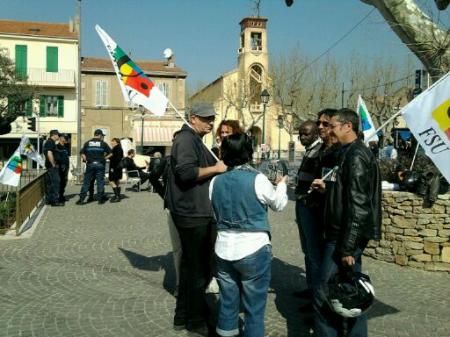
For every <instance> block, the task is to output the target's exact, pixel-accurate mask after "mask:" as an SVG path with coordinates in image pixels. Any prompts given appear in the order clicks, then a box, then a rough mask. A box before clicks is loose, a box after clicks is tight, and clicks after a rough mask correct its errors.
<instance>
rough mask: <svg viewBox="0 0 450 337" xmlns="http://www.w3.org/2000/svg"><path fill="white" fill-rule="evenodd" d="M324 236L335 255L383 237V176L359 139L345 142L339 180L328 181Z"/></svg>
mask: <svg viewBox="0 0 450 337" xmlns="http://www.w3.org/2000/svg"><path fill="white" fill-rule="evenodd" d="M325 226H326V227H325V237H326V239H327V240H330V241H336V252H335V253H336V256H337V257H343V256H350V255H354V252H355V250H356V248H357V246H358V244H359V243H361V242H363V241H366V240H370V239H376V240H377V239H380V234H381V178H380V171H379V168H378V163H377V161H376V159H375V157H374V156H373V154H372V152H371V151H370V149H369V148H367V147H366V145H364V143H363V142H361V141H360V140H358V139H357V140H355V141H354V142H352V143H350V144H349V145H347V146H343V147H342V149H341V153H340V156H339V160H338V169H337V173H336V180H335V181H334V182H328V183H327V202H326V207H325Z"/></svg>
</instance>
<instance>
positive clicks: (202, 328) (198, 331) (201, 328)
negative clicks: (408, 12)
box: [186, 324, 210, 337]
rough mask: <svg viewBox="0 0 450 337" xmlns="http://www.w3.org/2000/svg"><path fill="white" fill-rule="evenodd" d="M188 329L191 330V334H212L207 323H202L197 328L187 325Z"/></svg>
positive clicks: (206, 335) (206, 336)
mask: <svg viewBox="0 0 450 337" xmlns="http://www.w3.org/2000/svg"><path fill="white" fill-rule="evenodd" d="M186 329H187V331H189V336H205V337H208V336H210V333H209V328H208V326H207V325H206V324H202V325H200V326H198V327H195V328H191V327H186Z"/></svg>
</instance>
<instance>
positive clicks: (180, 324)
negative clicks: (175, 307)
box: [173, 316, 186, 331]
mask: <svg viewBox="0 0 450 337" xmlns="http://www.w3.org/2000/svg"><path fill="white" fill-rule="evenodd" d="M173 329H174V330H175V331H180V330H184V329H186V319H185V318H178V317H177V316H175V317H174V318H173Z"/></svg>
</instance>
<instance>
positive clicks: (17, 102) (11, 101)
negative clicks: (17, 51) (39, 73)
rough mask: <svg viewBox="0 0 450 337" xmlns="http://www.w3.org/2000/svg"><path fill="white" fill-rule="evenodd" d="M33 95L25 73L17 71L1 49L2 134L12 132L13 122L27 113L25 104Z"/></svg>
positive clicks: (0, 94)
mask: <svg viewBox="0 0 450 337" xmlns="http://www.w3.org/2000/svg"><path fill="white" fill-rule="evenodd" d="M32 96H33V90H32V88H31V87H30V86H28V85H26V77H25V76H24V74H18V73H16V70H15V68H14V63H13V62H12V61H11V59H9V58H8V57H7V56H6V52H5V50H4V49H0V134H7V133H9V132H11V123H12V122H14V121H15V120H16V119H17V117H19V116H23V115H24V114H25V105H26V104H31V103H30V102H29V101H30V99H31V98H32ZM30 107H31V105H30Z"/></svg>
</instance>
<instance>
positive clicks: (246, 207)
mask: <svg viewBox="0 0 450 337" xmlns="http://www.w3.org/2000/svg"><path fill="white" fill-rule="evenodd" d="M215 118H216V112H215V111H214V108H213V106H212V105H210V104H208V103H200V104H195V105H194V106H192V108H191V109H190V114H189V125H188V124H185V125H183V127H182V128H181V129H180V130H179V131H177V132H176V133H175V134H174V138H173V146H172V150H171V153H170V156H167V157H164V158H162V157H161V155H159V156H156V158H157V160H158V162H157V163H156V162H154V165H153V166H154V167H153V168H151V171H152V172H153V171H154V172H155V173H154V174H148V173H146V172H144V169H145V168H144V167H139V166H137V165H136V164H135V162H134V160H133V158H134V156H135V152H134V150H130V151H128V153H127V157H125V158H123V151H122V148H121V147H120V141H119V140H118V139H117V138H114V139H112V140H111V146H112V149H111V147H110V146H109V145H108V144H106V143H105V142H104V141H103V137H104V134H103V132H102V131H101V130H96V131H95V132H94V138H92V139H91V140H89V141H87V142H86V143H85V144H84V146H83V148H82V150H81V155H82V158H83V160H84V161H85V162H86V173H85V178H84V182H83V186H82V188H81V192H80V199H79V200H78V201H77V204H84V203H86V202H87V201H85V198H86V196H87V193H88V191H89V189H90V186H91V188H92V187H93V186H92V185H93V182H94V180H95V181H96V182H97V193H98V202H99V203H104V202H105V201H106V198H105V195H104V176H105V163H106V160H108V159H109V161H110V169H109V181H110V183H111V186H112V189H113V192H114V197H113V198H112V199H111V202H117V201H120V199H121V194H120V185H119V181H120V179H121V178H122V169H123V168H127V170H129V171H135V172H137V177H139V178H140V179H141V181H142V182H145V181H147V180H149V181H150V183H151V184H152V185H153V186H154V188H155V191H156V192H157V193H158V194H159V195H160V196H161V197H162V198H163V199H164V208H165V209H166V210H167V219H168V225H169V232H170V237H171V242H172V246H173V253H174V254H173V256H174V260H175V261H174V262H175V269H176V279H177V291H176V297H177V298H176V307H175V314H174V319H173V327H174V329H175V330H184V329H186V330H188V331H190V332H195V333H198V334H200V335H204V336H217V335H218V336H224V337H227V336H237V335H239V325H238V320H239V313H240V311H241V310H243V312H244V325H243V331H244V332H243V333H244V336H246V337H253V336H261V337H262V336H264V315H265V307H266V301H267V293H268V289H269V284H270V279H271V260H272V246H271V226H270V224H269V221H268V215H267V210H268V208H271V209H272V210H274V211H282V210H283V208H284V207H285V206H286V204H287V202H288V196H287V185H286V178H287V177H286V176H284V177H282V176H279V177H277V179H276V180H275V181H269V179H268V178H267V177H266V176H265V175H264V174H262V173H260V172H258V171H257V170H256V169H255V168H254V167H253V166H252V165H251V164H252V158H253V142H252V139H251V137H250V136H248V135H247V134H246V133H245V132H244V131H243V130H242V129H241V128H240V127H239V123H238V122H237V121H231V120H225V121H222V122H221V123H220V125H219V127H218V129H217V139H216V145H215V146H214V148H213V149H212V150H210V149H208V148H207V147H206V146H205V144H204V143H203V141H202V138H203V137H204V136H205V135H207V134H208V133H210V132H212V130H213V126H214V122H215ZM358 128H359V117H358V115H357V114H356V112H354V111H352V110H350V109H340V110H337V109H324V110H322V111H320V112H319V113H318V117H317V120H308V121H305V122H303V123H302V124H301V125H300V126H299V129H298V132H299V140H300V142H301V143H302V145H303V146H304V147H305V154H304V156H303V158H302V161H301V165H300V167H299V170H298V176H297V186H296V189H295V195H296V207H295V218H296V222H297V224H298V230H299V236H300V243H301V244H300V245H301V249H302V250H303V253H304V257H305V270H306V285H307V288H306V289H304V290H302V291H299V292H295V293H294V294H293V296H298V297H303V298H304V299H307V303H308V304H307V305H306V306H304V307H302V308H301V310H309V311H310V312H311V313H312V314H313V317H314V322H313V324H312V329H313V335H314V336H317V337H328V336H330V337H337V336H341V335H343V333H344V334H345V336H350V337H356V336H359V337H364V336H367V319H366V316H365V314H364V311H363V310H360V309H358V308H348V305H343V304H342V303H341V302H339V301H338V303H336V301H335V300H334V302H333V301H332V302H333V303H330V296H329V294H330V289H329V284H330V282H331V281H332V280H334V279H335V278H336V276H339V277H341V276H342V277H343V276H346V277H349V278H350V277H353V276H352V275H357V274H359V273H360V272H361V255H362V253H363V251H364V249H365V247H366V245H367V243H368V241H369V240H371V239H379V238H380V226H381V179H380V174H379V168H378V164H377V160H376V159H375V157H374V155H373V153H372V151H371V150H370V149H369V148H368V147H367V146H366V145H365V144H364V143H363V141H362V140H361V139H360V138H359V137H358V135H359V129H358ZM58 138H59V140H58ZM50 140H51V141H48V142H47V143H46V145H45V147H44V153H45V157H46V166H47V168H48V177H49V178H50V179H49V181H50V182H51V184H50V185H49V189H48V199H47V200H48V202H49V203H50V204H52V205H54V206H57V205H58V204H60V203H62V202H63V201H64V199H61V198H62V197H63V196H64V187H62V186H63V185H64V186H65V182H67V178H65V179H64V178H63V177H64V175H65V174H66V171H67V168H68V161H67V160H68V156H66V157H64V155H63V152H64V151H60V150H58V148H61V146H63V145H64V136H63V135H60V134H58V132H57V131H56V130H54V131H52V132H51V133H50ZM57 141H59V144H56V142H57ZM59 145H61V146H59ZM217 158H218V159H217ZM150 166H151V165H150ZM161 178H162V179H161ZM57 182H58V183H60V184H61V185H60V186H61V187H60V188H59V189H58V188H56V187H55V186H56V185H57V184H56V183H57ZM53 183H55V184H53ZM88 200H89V199H88ZM212 280H217V283H218V285H219V302H218V314H217V319H215V318H213V317H212V312H213V310H211V308H210V307H209V306H208V304H207V301H206V297H205V292H206V290H207V288H208V285H209V286H211V284H212V283H211V282H212ZM213 282H214V281H213ZM362 283H364V282H362ZM366 289H367V287H366Z"/></svg>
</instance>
